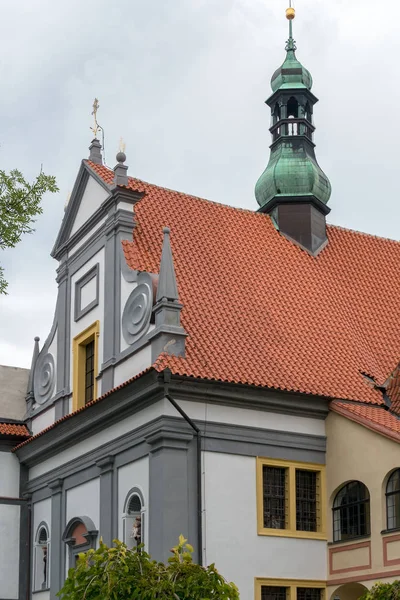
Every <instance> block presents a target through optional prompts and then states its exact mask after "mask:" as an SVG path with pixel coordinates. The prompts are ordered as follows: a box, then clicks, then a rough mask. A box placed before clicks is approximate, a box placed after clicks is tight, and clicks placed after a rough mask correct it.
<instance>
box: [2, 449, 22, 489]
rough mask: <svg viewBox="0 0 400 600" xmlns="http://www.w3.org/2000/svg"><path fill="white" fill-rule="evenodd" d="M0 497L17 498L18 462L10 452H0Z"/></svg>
mask: <svg viewBox="0 0 400 600" xmlns="http://www.w3.org/2000/svg"><path fill="white" fill-rule="evenodd" d="M0 496H6V497H7V498H19V460H18V458H17V457H16V456H15V454H11V452H0Z"/></svg>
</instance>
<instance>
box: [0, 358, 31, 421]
mask: <svg viewBox="0 0 400 600" xmlns="http://www.w3.org/2000/svg"><path fill="white" fill-rule="evenodd" d="M28 378H29V369H20V368H18V367H5V366H3V365H0V418H7V419H17V420H21V419H23V418H24V415H25V412H26V404H25V396H26V390H27V386H28Z"/></svg>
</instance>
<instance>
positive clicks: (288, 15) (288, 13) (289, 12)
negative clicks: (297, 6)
mask: <svg viewBox="0 0 400 600" xmlns="http://www.w3.org/2000/svg"><path fill="white" fill-rule="evenodd" d="M295 16H296V11H295V10H294V8H287V9H286V18H287V19H289V21H292V20H293V19H294V18H295Z"/></svg>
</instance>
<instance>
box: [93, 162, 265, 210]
mask: <svg viewBox="0 0 400 600" xmlns="http://www.w3.org/2000/svg"><path fill="white" fill-rule="evenodd" d="M84 160H85V161H86V162H87V163H91V161H90V160H88V159H86V158H85V159H84ZM89 166H90V167H91V164H89ZM98 166H102V167H103V168H104V169H108V170H109V171H110V172H111V173H113V170H112V169H110V167H108V166H107V165H98ZM94 171H95V170H94ZM95 172H96V171H95ZM128 181H131V182H136V181H137V182H139V183H141V184H143V185H145V186H146V185H148V186H149V187H151V188H157V189H158V190H163V191H165V192H169V193H171V194H179V195H180V196H186V198H192V199H193V200H200V202H207V203H208V204H213V205H215V206H223V207H224V208H231V209H233V210H237V211H240V212H245V213H250V214H253V215H263V216H269V215H265V213H261V212H258V211H257V210H251V209H250V208H242V207H240V206H232V204H226V203H224V202H217V201H216V200H210V199H209V198H202V197H201V196H196V195H195V194H188V193H187V192H181V191H179V190H174V189H172V188H168V187H165V186H163V185H158V184H157V183H150V182H149V181H145V180H144V179H139V177H132V176H131V175H129V176H128ZM121 187H127V186H121Z"/></svg>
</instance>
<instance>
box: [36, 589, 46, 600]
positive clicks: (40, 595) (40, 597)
mask: <svg viewBox="0 0 400 600" xmlns="http://www.w3.org/2000/svg"><path fill="white" fill-rule="evenodd" d="M33 598H34V599H35V600H49V599H50V591H47V592H35V595H34V596H33Z"/></svg>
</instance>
